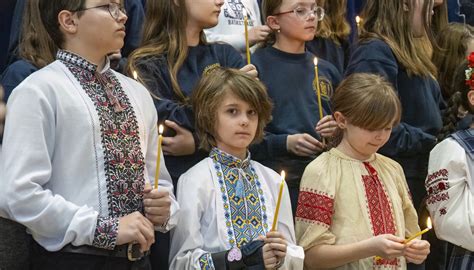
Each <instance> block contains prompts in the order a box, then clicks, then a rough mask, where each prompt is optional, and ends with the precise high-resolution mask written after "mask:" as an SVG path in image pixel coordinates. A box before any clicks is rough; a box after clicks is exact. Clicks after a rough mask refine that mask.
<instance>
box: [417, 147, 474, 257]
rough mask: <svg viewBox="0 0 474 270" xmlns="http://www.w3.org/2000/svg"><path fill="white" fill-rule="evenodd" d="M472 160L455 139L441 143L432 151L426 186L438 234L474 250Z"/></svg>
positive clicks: (432, 217) (428, 201)
mask: <svg viewBox="0 0 474 270" xmlns="http://www.w3.org/2000/svg"><path fill="white" fill-rule="evenodd" d="M469 162H470V160H468V159H467V156H466V152H465V151H464V149H463V148H462V147H461V146H460V145H459V144H458V143H457V142H455V141H454V140H452V139H447V140H444V141H443V142H441V143H440V144H438V145H437V146H436V147H435V148H434V149H433V151H431V154H430V161H429V166H428V176H427V178H426V180H425V188H426V191H427V194H428V198H427V201H426V204H427V207H428V210H429V212H430V216H431V219H432V221H433V226H434V227H435V228H436V235H437V236H438V237H439V238H440V239H443V240H446V241H449V242H451V243H453V244H455V245H458V246H462V247H463V248H466V249H469V250H474V232H473V231H472V227H474V221H473V220H474V205H473V203H472V201H473V196H472V187H470V184H472V179H470V177H472V176H470V174H469V173H468V170H469V166H472V164H469Z"/></svg>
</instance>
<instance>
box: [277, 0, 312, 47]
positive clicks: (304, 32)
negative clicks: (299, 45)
mask: <svg viewBox="0 0 474 270" xmlns="http://www.w3.org/2000/svg"><path fill="white" fill-rule="evenodd" d="M315 7H316V1H312V0H283V2H282V4H281V6H280V8H279V9H278V10H277V12H276V13H282V12H288V11H293V12H290V13H285V14H281V15H277V16H276V17H277V22H278V24H279V27H280V28H279V29H280V33H279V34H278V35H277V39H288V40H298V41H301V42H305V41H310V40H313V38H314V34H315V30H316V27H317V20H316V17H315V16H314V13H312V12H310V11H311V10H314V9H315Z"/></svg>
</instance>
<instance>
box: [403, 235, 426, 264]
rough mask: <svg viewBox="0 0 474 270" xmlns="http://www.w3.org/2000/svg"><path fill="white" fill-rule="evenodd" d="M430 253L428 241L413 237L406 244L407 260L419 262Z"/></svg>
mask: <svg viewBox="0 0 474 270" xmlns="http://www.w3.org/2000/svg"><path fill="white" fill-rule="evenodd" d="M428 254H430V243H429V242H428V241H426V240H418V239H413V240H411V241H410V242H409V243H408V244H406V249H405V258H406V260H407V262H411V263H415V264H421V263H422V262H424V261H425V260H426V257H427V256H428Z"/></svg>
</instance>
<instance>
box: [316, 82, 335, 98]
mask: <svg viewBox="0 0 474 270" xmlns="http://www.w3.org/2000/svg"><path fill="white" fill-rule="evenodd" d="M319 89H320V91H321V96H323V97H325V98H328V99H329V98H331V97H332V95H333V94H334V90H333V87H332V84H331V82H330V81H329V80H328V79H327V78H325V77H319ZM313 90H314V92H315V93H316V94H317V93H318V86H317V83H316V80H314V81H313Z"/></svg>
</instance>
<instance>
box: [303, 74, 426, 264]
mask: <svg viewBox="0 0 474 270" xmlns="http://www.w3.org/2000/svg"><path fill="white" fill-rule="evenodd" d="M331 104H332V111H333V113H334V118H335V119H336V121H337V125H338V128H339V129H340V130H339V134H338V136H337V138H338V140H337V141H336V142H335V145H337V147H336V148H333V149H331V150H330V151H329V152H326V153H324V154H321V155H320V156H319V157H318V158H317V159H316V160H314V161H313V162H311V163H310V164H309V165H308V167H307V168H306V170H305V172H304V175H303V179H302V181H301V188H300V197H299V200H298V209H297V213H296V236H297V237H296V239H297V240H298V244H299V245H301V246H302V247H303V248H304V249H305V258H306V259H305V266H306V267H307V268H308V269H316V268H318V269H319V268H331V269H379V268H378V267H380V269H406V261H408V262H414V263H417V264H418V263H421V262H423V260H424V259H425V258H426V256H427V254H428V253H429V243H428V242H427V241H424V240H418V239H415V240H413V241H411V242H410V243H408V244H403V241H404V239H405V237H409V236H412V235H414V234H415V233H417V232H418V231H419V230H420V229H419V227H418V225H417V222H418V218H417V215H416V211H415V208H414V207H413V204H412V202H411V199H410V194H409V191H408V187H407V184H406V182H405V177H404V174H403V170H402V168H401V167H400V165H399V164H398V163H396V162H395V161H393V160H391V159H389V158H387V157H384V156H382V155H380V154H377V153H376V152H377V150H378V149H379V148H380V147H382V146H383V145H384V144H385V143H386V142H387V141H388V138H389V136H390V132H391V130H392V127H393V126H395V125H397V124H398V122H399V120H400V114H401V108H400V101H399V100H398V97H397V95H396V94H395V92H394V91H393V88H392V87H391V85H390V84H389V83H388V82H387V81H385V80H384V79H382V78H381V77H380V76H376V75H370V74H354V75H351V76H349V77H348V78H346V79H345V80H344V81H343V82H342V83H341V85H340V86H339V88H338V89H337V90H336V92H335V94H334V96H333V98H332V99H331ZM375 256H380V257H381V258H380V259H377V258H376V257H375Z"/></svg>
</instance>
